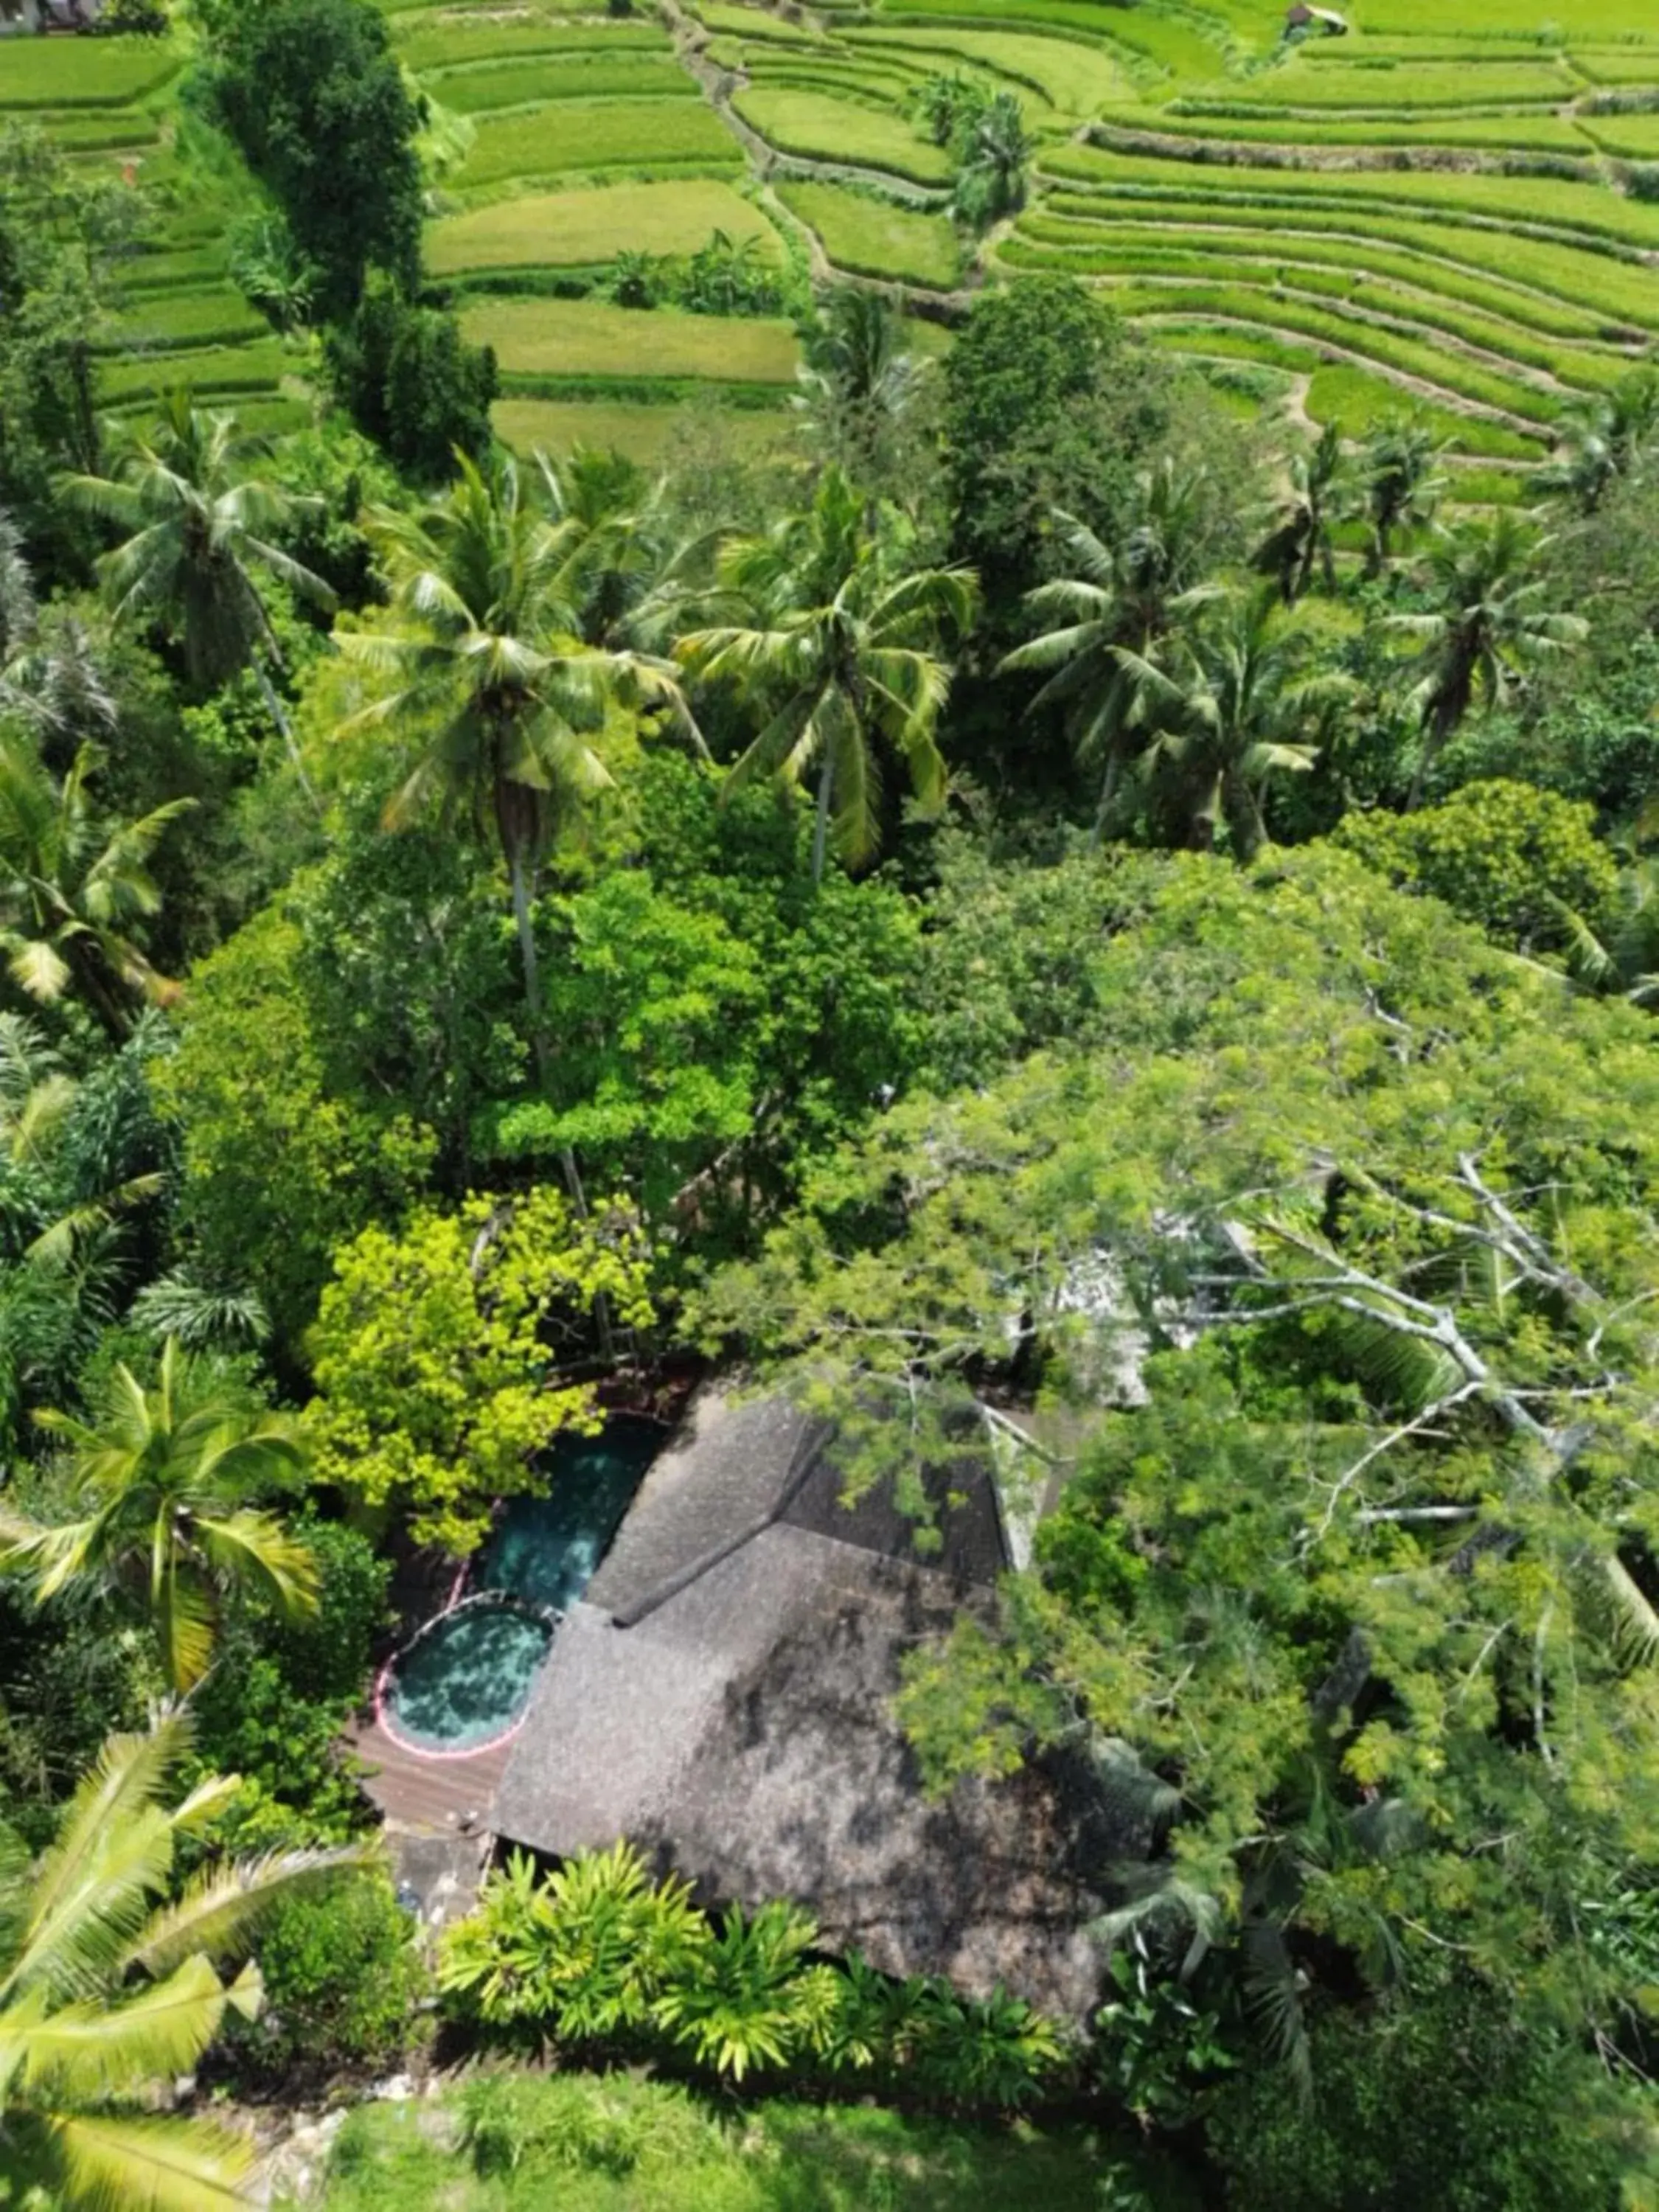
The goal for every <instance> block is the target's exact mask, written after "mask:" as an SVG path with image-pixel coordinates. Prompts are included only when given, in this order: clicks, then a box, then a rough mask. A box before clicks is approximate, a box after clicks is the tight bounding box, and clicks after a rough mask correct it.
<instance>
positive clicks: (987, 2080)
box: [438, 1843, 1068, 2171]
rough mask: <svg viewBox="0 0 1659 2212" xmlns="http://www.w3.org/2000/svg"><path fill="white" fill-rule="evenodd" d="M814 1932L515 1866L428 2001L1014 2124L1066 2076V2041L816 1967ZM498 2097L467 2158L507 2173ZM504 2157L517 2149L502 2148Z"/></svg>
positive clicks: (576, 1867)
mask: <svg viewBox="0 0 1659 2212" xmlns="http://www.w3.org/2000/svg"><path fill="white" fill-rule="evenodd" d="M816 1942H817V1926H816V1924H815V1923H814V1922H813V1920H812V1917H811V1914H810V1913H808V1912H806V1911H803V1910H802V1908H801V1907H800V1906H799V1905H792V1904H788V1903H786V1902H781V1901H775V1902H773V1903H770V1904H767V1905H762V1906H761V1907H760V1908H759V1909H758V1910H757V1911H756V1912H754V1913H753V1914H752V1915H751V1914H745V1913H744V1911H742V1910H741V1909H739V1908H736V1907H734V1908H733V1909H732V1911H729V1912H726V1913H725V1914H724V1915H722V1916H721V1917H720V1919H719V1921H718V1922H716V1921H714V1920H713V1919H711V1918H710V1917H709V1916H708V1914H706V1913H704V1912H702V1911H700V1910H699V1909H698V1908H697V1907H696V1905H693V1904H692V1902H691V1896H690V1890H689V1889H688V1888H687V1887H686V1885H685V1884H684V1882H682V1881H677V1880H673V1879H670V1880H667V1881H661V1882H656V1883H653V1882H652V1881H651V1880H650V1878H649V1876H648V1875H647V1871H646V1868H645V1864H644V1862H643V1861H642V1860H641V1857H640V1856H639V1854H638V1853H637V1852H636V1851H635V1850H633V1848H632V1847H631V1846H630V1845H629V1844H623V1843H618V1844H616V1845H615V1846H614V1847H613V1848H612V1849H611V1850H608V1851H599V1852H586V1853H583V1854H581V1855H580V1856H579V1857H576V1858H574V1859H572V1860H571V1861H570V1862H569V1863H568V1864H567V1865H565V1866H563V1867H562V1868H561V1869H559V1870H558V1871H557V1872H556V1873H555V1874H553V1875H549V1876H548V1877H546V1879H545V1880H538V1877H537V1875H536V1870H535V1868H534V1866H533V1864H532V1862H531V1861H530V1860H529V1859H528V1858H527V1857H524V1856H523V1855H522V1854H515V1855H514V1857H513V1860H512V1862H511V1863H510V1864H509V1865H508V1866H507V1868H506V1869H505V1870H503V1871H501V1872H499V1873H497V1874H495V1875H492V1876H491V1878H490V1880H489V1881H488V1882H486V1884H485V1885H484V1889H483V1895H482V1896H481V1897H480V1899H479V1900H478V1904H477V1908H476V1910H475V1911H472V1912H471V1914H469V1915H468V1917H466V1918H465V1920H463V1921H460V1922H459V1923H457V1924H456V1925H455V1926H454V1927H453V1928H452V1929H449V1930H448V1931H447V1933H446V1935H445V1936H444V1939H443V1943H442V1947H441V1953H440V1956H439V1962H438V1985H439V1987H440V1989H441V1990H442V1992H443V1993H444V1995H445V1996H446V1997H447V1998H448V1999H449V2000H450V2002H451V2005H452V2008H453V2009H454V2010H455V2011H456V2012H458V2013H459V2015H461V2016H462V2017H463V2018H465V2019H467V2020H470V2021H476V2022H477V2023H479V2024H480V2025H482V2026H484V2027H495V2028H502V2029H506V2030H507V2031H508V2032H509V2033H513V2034H520V2035H523V2034H528V2035H529V2036H531V2037H532V2038H533V2039H536V2040H538V2041H540V2040H542V2039H552V2040H553V2041H556V2042H566V2043H578V2044H580V2043H587V2042H606V2043H614V2042H616V2041H617V2040H619V2039H620V2040H623V2041H624V2042H626V2043H629V2044H631V2045H634V2046H635V2048H641V2049H644V2050H647V2051H648V2050H650V2049H651V2048H653V2046H655V2047H659V2048H660V2047H667V2048H669V2049H671V2050H672V2051H676V2052H677V2053H684V2054H687V2055H689V2056H690V2058H691V2060H692V2061H693V2062H694V2063H696V2065H698V2066H699V2067H702V2068H705V2069H708V2071H709V2072H711V2073H713V2074H714V2075H716V2076H717V2077H725V2078H728V2079H730V2080H731V2081H738V2082H740V2081H744V2080H745V2079H746V2078H747V2077H748V2076H749V2075H750V2074H754V2073H761V2074H772V2075H778V2074H785V2073H790V2074H794V2075H802V2076H805V2077H806V2078H808V2079H813V2078H819V2077H824V2076H828V2077H831V2078H834V2077H837V2076H842V2075H862V2076H867V2077H869V2078H870V2079H871V2080H872V2081H888V2082H892V2083H900V2082H902V2083H903V2084H904V2085H905V2086H906V2087H908V2088H910V2089H911V2090H913V2091H919V2092H920V2093H922V2094H924V2095H926V2096H928V2097H931V2098H934V2099H937V2100H940V2101H942V2102H946V2103H949V2104H951V2105H955V2106H966V2107H973V2106H987V2107H992V2108H994V2109H996V2110H999V2111H1006V2110H1012V2109H1014V2108H1016V2107H1018V2106H1021V2105H1024V2104H1027V2103H1030V2101H1031V2100H1033V2099H1035V2098H1036V2097H1037V2096H1039V2095H1040V2094H1041V2093H1042V2092H1043V2091H1044V2090H1045V2089H1046V2088H1048V2087H1050V2086H1051V2085H1052V2084H1053V2083H1054V2081H1056V2080H1057V2079H1058V2078H1059V2077H1060V2075H1061V2073H1062V2071H1063V2069H1064V2068H1065V2066H1066V2060H1067V2056H1068V2054H1067V2051H1066V2043H1065V2039H1064V2037H1063V2035H1062V2033H1061V2031H1060V2029H1059V2028H1058V2027H1056V2026H1055V2025H1054V2022H1052V2021H1048V2020H1045V2019H1044V2018H1043V2017H1042V2015H1040V2014H1038V2013H1036V2012H1034V2011H1033V2010H1032V2008H1030V2006H1029V2005H1028V2004H1026V2003H1024V2002H1023V2001H1022V2000H1021V1999H1019V1998H1017V1997H1011V1996H1006V1994H1004V1993H1003V1992H1002V1991H1000V1990H999V1991H996V1992H994V1994H993V1995H992V1996H988V1997H986V1998H982V1999H975V1998H969V1997H964V1996H960V1995H959V1994H958V1993H957V1991H956V1990H952V1989H951V1987H950V1986H949V1985H948V1984H945V1983H944V1982H942V1981H937V1980H933V1979H930V1978H925V1977H917V1978H912V1979H910V1980H908V1981H894V1980H892V1979H890V1978H889V1977H888V1976H886V1975H884V1974H879V1973H878V1972H876V1971H875V1969H874V1968H873V1967H872V1966H869V1965H868V1964H867V1963H866V1961H865V1960H861V1959H860V1958H858V1957H857V1956H856V1955H855V1956H854V1957H852V1958H850V1959H848V1960H846V1961H845V1962H844V1963H839V1964H830V1963H827V1962H825V1961H823V1960H814V1959H813V1958H812V1956H811V1952H812V1948H813V1946H814V1945H815V1944H816ZM514 2094H515V2093H513V2092H512V2091H511V2090H510V2089H507V2088H489V2089H481V2090H480V2091H479V2092H478V2093H477V2104H476V2108H475V2117H474V2119H473V2120H472V2121H471V2122H469V2125H470V2126H471V2128H472V2130H473V2138H472V2139H473V2142H474V2145H475V2151H476V2152H477V2155H478V2156H479V2157H480V2159H481V2160H485V2161H488V2162H489V2170H491V2171H502V2170H511V2169H512V2168H513V2166H516V2164H517V2162H518V2160H519V2158H520V2156H522V2155H523V2154H524V2149H525V2148H526V2145H525V2142H524V2141H523V2140H521V2136H522V2130H521V2129H520V2121H519V2118H518V2117H517V2116H516V2107H515V2106H514V2104H513V2097H514ZM515 2145H516V2148H515Z"/></svg>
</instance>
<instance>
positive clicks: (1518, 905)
mask: <svg viewBox="0 0 1659 2212" xmlns="http://www.w3.org/2000/svg"><path fill="white" fill-rule="evenodd" d="M1334 835H1335V842H1336V843H1338V844H1339V845H1343V846H1346V848H1347V849H1348V850H1349V851H1350V852H1351V853H1358V855H1359V857H1360V858H1361V860H1364V861H1365V862H1366V864H1367V865H1368V866H1370V867H1373V868H1376V870H1377V871H1378V872H1380V873H1381V874H1383V875H1386V876H1387V877H1388V878H1389V880H1390V881H1391V882H1393V883H1395V884H1399V885H1400V886H1401V888H1402V889H1404V890H1413V891H1426V892H1427V893H1429V894H1430V895H1431V896H1432V897H1435V898H1439V899H1443V900H1444V901H1445V902H1446V904H1447V905H1448V906H1449V907H1450V908H1453V910H1454V911H1455V913H1458V914H1460V915H1462V916H1463V918H1464V919H1465V921H1473V922H1475V923H1478V924H1479V926H1480V927H1481V928H1482V929H1484V930H1485V931H1486V934H1487V935H1488V936H1489V937H1494V938H1498V939H1500V940H1502V941H1503V942H1504V943H1505V944H1509V945H1517V946H1519V947H1520V948H1521V949H1522V950H1523V951H1528V950H1537V949H1539V948H1541V947H1544V946H1549V945H1559V944H1561V943H1562V941H1563V939H1564V936H1565V928H1564V922H1563V915H1562V908H1564V907H1566V908H1571V911H1572V912H1573V913H1574V914H1576V915H1578V916H1580V917H1581V918H1582V919H1583V921H1585V922H1587V923H1588V924H1589V927H1590V928H1591V929H1593V930H1595V931H1597V932H1598V933H1599V932H1600V931H1601V930H1602V929H1603V928H1605V927H1606V926H1607V922H1608V921H1609V920H1610V918H1611V915H1612V912H1613V899H1614V896H1615V890H1616V884H1617V881H1618V867H1617V865H1616V863H1615V861H1614V860H1613V854H1611V853H1610V852H1609V851H1608V850H1607V847H1606V846H1605V845H1603V844H1601V842H1599V840H1598V839H1597V837H1596V836H1595V811H1594V809H1593V808H1591V807H1590V806H1589V805H1585V804H1583V802H1582V801H1579V800H1575V799H1562V798H1560V797H1559V796H1558V795H1557V794H1556V793H1554V792H1552V791H1540V790H1537V789H1535V788H1534V786H1532V785H1531V784H1529V783H1512V782H1510V781H1507V780H1505V779H1504V778H1502V777H1494V778H1492V779H1491V780H1490V781H1486V782H1482V783H1468V784H1465V785H1464V786H1463V787H1462V790H1461V791H1455V792H1454V793H1452V795H1451V797H1450V798H1449V799H1446V800H1445V801H1444V802H1443V805H1438V806H1429V807H1425V808H1424V809H1423V811H1421V812H1420V813H1418V814H1405V815H1393V814H1351V815H1349V816H1348V817H1347V818H1346V820H1345V821H1344V822H1343V823H1341V824H1340V827H1339V828H1338V829H1337V830H1336V832H1335V833H1334Z"/></svg>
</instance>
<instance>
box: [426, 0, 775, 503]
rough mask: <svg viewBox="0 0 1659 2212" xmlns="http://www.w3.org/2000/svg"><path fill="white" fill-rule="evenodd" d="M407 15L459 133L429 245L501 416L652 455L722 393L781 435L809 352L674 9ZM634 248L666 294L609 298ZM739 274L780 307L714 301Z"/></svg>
mask: <svg viewBox="0 0 1659 2212" xmlns="http://www.w3.org/2000/svg"><path fill="white" fill-rule="evenodd" d="M391 15H392V31H393V35H394V38H395V40H396V42H397V49H398V54H399V57H400V58H401V59H402V60H403V61H404V64H405V66H406V67H407V68H408V70H410V73H411V75H413V76H414V77H415V78H416V81H417V82H418V83H419V85H420V87H421V89H422V92H423V93H424V94H426V96H427V98H428V100H429V101H431V102H433V103H434V104H435V106H436V108H437V109H438V110H439V111H440V112H441V119H442V122H443V124H444V126H445V128H446V131H447V135H448V136H449V137H451V139H452V140H453V143H455V144H456V146H457V148H458V149H459V159H458V160H456V161H454V163H453V166H452V167H449V168H448V169H447V172H446V173H445V174H444V176H443V177H442V179H441V187H440V192H439V205H440V209H441V212H440V214H439V215H438V216H437V219H436V220H435V222H434V223H433V225H432V227H431V229H430V232H429V234H428V248H427V251H428V262H429V264H430V266H431V268H432V270H433V271H434V274H435V276H438V277H440V278H441V280H442V281H443V282H444V283H446V284H447V286H449V287H450V288H451V289H453V291H454V292H455V293H456V294H457V295H458V296H459V301H460V303H461V307H462V320H463V325H464V327H465V330H466V331H467V334H468V336H469V337H472V338H474V339H476V340H477V341H479V342H480V343H489V344H490V345H493V346H494V347H495V352H496V356H497V359H498V361H499V363H500V366H501V382H502V387H503V396H502V398H501V402H500V403H499V405H498V408H497V411H496V426H497V428H498V429H499V430H500V431H501V434H502V435H504V436H505V437H507V438H508V439H509V440H510V441H513V442H514V443H517V444H520V445H525V444H531V443H542V444H547V445H550V446H554V447H562V446H565V445H568V444H569V443H571V442H572V441H576V440H582V441H587V442H592V443H601V444H616V445H618V446H621V447H623V448H624V449H625V450H627V451H629V452H630V453H634V454H635V455H636V456H637V457H638V458H641V459H653V458H655V457H656V456H657V454H658V453H660V452H661V451H662V450H663V449H664V447H665V444H666V443H667V441H668V440H669V439H670V437H671V435H672V431H673V428H674V425H675V423H676V422H677V421H678V418H679V416H680V413H681V410H682V407H683V404H684V401H685V400H687V399H688V398H692V397H696V396H699V395H702V394H705V393H710V392H712V393H715V394H718V395H719V396H720V397H721V398H724V399H725V400H726V402H728V403H729V404H730V407H731V410H732V421H733V422H734V423H735V424H736V425H738V434H739V435H740V436H743V437H744V438H746V439H748V440H750V441H753V442H755V443H757V444H764V443H765V442H766V441H768V440H769V439H770V438H773V437H775V435H777V434H778V432H779V431H780V429H781V427H782V425H783V423H784V422H785V421H786V419H787V418H786V417H785V416H784V415H783V413H782V411H781V410H782V404H783V402H784V400H785V398H786V396H787V392H788V391H789V388H790V387H791V386H793V382H794V377H795V368H796V362H797V348H796V341H795V336H794V331H793V325H791V323H790V322H789V321H788V320H787V317H786V316H785V315H784V314H783V313H782V309H783V307H784V278H785V276H786V274H787V270H786V263H787V255H786V252H785V247H784V243H783V240H782V239H781V237H780V235H779V233H778V231H777V229H776V228H775V225H774V223H773V222H770V221H769V219H768V216H767V215H766V214H765V213H764V212H763V210H762V209H761V208H760V207H758V206H757V204H755V200H754V197H753V194H752V188H751V189H750V197H744V192H743V191H740V190H739V187H740V186H743V185H746V184H747V183H748V175H747V167H746V164H745V161H744V154H743V150H742V149H741V148H740V147H739V145H738V142H737V140H736V138H735V137H734V136H733V134H732V131H731V130H730V129H729V128H728V126H727V125H726V123H725V122H724V121H723V120H722V119H721V118H720V115H719V114H717V112H715V109H714V106H712V105H711V104H710V102H709V101H708V100H707V99H706V98H705V97H704V94H703V90H702V87H701V85H700V84H699V82H697V80H696V76H694V75H693V74H692V73H691V71H690V70H689V69H688V68H687V67H686V66H684V63H683V61H682V60H681V58H680V57H679V55H678V54H677V52H676V50H675V42H674V40H673V37H672V35H671V31H670V29H669V27H668V26H667V25H666V24H665V22H664V21H661V20H659V18H657V17H656V16H655V15H648V14H647V15H639V16H633V17H624V18H621V19H617V18H614V17H606V18H602V19H601V18H598V17H591V16H586V15H577V14H575V13H574V12H572V11H570V10H569V9H562V8H560V7H558V6H556V5H551V4H547V0H529V4H526V5H523V6H515V7H513V8H512V9H506V10H503V9H498V8H494V7H488V8H487V7H477V8H466V7H456V6H448V7H421V8H409V7H400V8H396V9H392V10H391ZM458 121H459V131H457V129H456V125H457V122H458ZM699 256H701V257H702V259H701V260H699V258H698V257H699ZM619 263H622V264H633V265H634V266H635V270H636V272H637V275H638V282H639V284H640V287H641V291H642V292H643V293H644V294H645V295H647V296H651V297H653V298H655V299H656V301H657V302H658V304H657V311H656V312H655V313H642V312H641V309H640V307H638V306H629V305H623V304H619V303H618V302H617V301H616V300H615V299H614V298H613V297H612V296H611V295H612V293H613V292H614V291H615V289H616V287H615V285H614V283H612V281H611V280H612V277H613V276H614V273H615V271H616V270H617V267H618V264H619ZM744 289H747V290H748V291H749V292H750V294H755V293H757V292H759V293H761V294H767V293H769V294H772V295H775V297H772V298H771V299H770V301H769V304H770V305H771V307H772V309H773V312H771V313H720V312H718V311H714V312H711V311H710V309H711V308H713V309H716V310H717V308H718V306H719V304H720V301H721V299H722V296H723V290H724V292H726V293H729V292H732V291H734V290H738V291H742V290H744ZM688 291H690V292H693V293H695V295H696V301H697V303H698V305H699V306H700V307H701V308H702V312H692V311H691V310H690V307H687V306H686V305H685V304H684V295H685V294H686V293H687V292H688ZM677 295H679V296H678V297H677ZM751 304H752V301H751ZM763 304H764V302H763Z"/></svg>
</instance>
